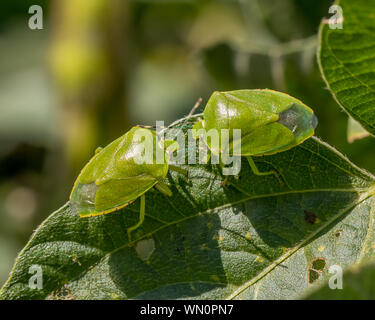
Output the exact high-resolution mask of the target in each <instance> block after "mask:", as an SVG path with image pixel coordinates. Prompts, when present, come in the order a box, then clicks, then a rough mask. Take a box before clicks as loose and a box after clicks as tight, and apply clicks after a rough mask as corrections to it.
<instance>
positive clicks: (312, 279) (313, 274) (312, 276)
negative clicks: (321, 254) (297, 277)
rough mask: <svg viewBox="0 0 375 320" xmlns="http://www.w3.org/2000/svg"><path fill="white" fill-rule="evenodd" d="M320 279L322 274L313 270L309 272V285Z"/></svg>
mask: <svg viewBox="0 0 375 320" xmlns="http://www.w3.org/2000/svg"><path fill="white" fill-rule="evenodd" d="M319 277H320V273H319V272H318V271H315V270H313V269H310V270H309V283H314V282H315V281H316V280H318V279H319Z"/></svg>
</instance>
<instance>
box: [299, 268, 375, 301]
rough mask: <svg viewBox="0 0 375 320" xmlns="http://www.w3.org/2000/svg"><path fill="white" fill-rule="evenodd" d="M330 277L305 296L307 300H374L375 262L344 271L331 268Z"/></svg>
mask: <svg viewBox="0 0 375 320" xmlns="http://www.w3.org/2000/svg"><path fill="white" fill-rule="evenodd" d="M330 276H331V278H330V280H329V282H328V283H325V284H324V285H323V286H320V288H316V290H314V291H312V292H311V293H310V294H308V295H307V296H306V297H305V298H306V299H309V300H374V299H375V286H374V282H375V263H374V262H369V263H364V264H358V265H354V266H352V267H350V268H348V269H347V270H346V271H345V272H344V273H342V270H341V269H338V268H332V270H331V275H330Z"/></svg>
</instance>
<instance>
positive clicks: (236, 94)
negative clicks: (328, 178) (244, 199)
mask: <svg viewBox="0 0 375 320" xmlns="http://www.w3.org/2000/svg"><path fill="white" fill-rule="evenodd" d="M317 124H318V120H317V117H316V116H315V115H314V112H313V110H311V109H310V108H309V107H308V106H306V105H305V104H303V103H302V102H301V101H299V100H297V99H295V98H293V97H291V96H289V95H287V94H285V93H281V92H277V91H273V90H267V89H266V90H236V91H227V92H214V93H213V94H212V95H211V97H210V99H209V101H208V102H207V105H206V107H205V109H204V111H203V120H199V121H198V122H197V123H196V124H195V125H194V129H196V130H197V134H196V135H195V136H196V137H197V136H199V135H202V136H203V139H204V142H205V144H206V145H207V147H208V148H209V150H210V151H211V152H212V153H213V154H215V155H220V154H222V152H223V145H222V142H221V138H220V136H219V139H216V140H215V139H214V140H212V139H208V135H207V132H209V131H210V130H218V131H220V130H223V129H227V130H234V129H240V130H241V136H240V139H236V138H235V137H234V136H233V135H232V136H231V137H230V138H231V140H229V146H226V148H227V149H228V151H229V152H230V153H232V154H233V155H234V156H246V157H247V159H248V162H249V164H250V167H251V169H252V170H253V172H254V173H255V174H257V175H269V174H274V175H275V176H276V177H277V178H278V179H279V176H278V173H277V172H276V171H275V170H272V171H268V172H260V171H259V170H258V168H257V167H256V165H255V163H254V161H253V159H252V158H251V157H252V156H263V155H272V154H275V153H278V152H282V151H286V150H289V149H291V148H293V147H295V146H297V145H298V144H300V143H302V142H303V141H305V140H306V139H308V138H310V137H311V136H312V135H313V134H314V130H315V128H316V126H317ZM236 145H240V146H241V148H240V150H241V151H240V154H236V151H235V150H236V148H235V146H236ZM226 180H227V179H226ZM226 180H225V181H226ZM279 180H280V179H279ZM280 182H281V181H280Z"/></svg>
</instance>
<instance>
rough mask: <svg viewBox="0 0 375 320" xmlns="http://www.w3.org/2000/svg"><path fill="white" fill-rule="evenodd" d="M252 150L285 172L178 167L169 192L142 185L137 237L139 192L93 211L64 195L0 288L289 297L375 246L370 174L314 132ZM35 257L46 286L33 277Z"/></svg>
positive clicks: (40, 294) (84, 294)
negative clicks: (286, 147)
mask: <svg viewBox="0 0 375 320" xmlns="http://www.w3.org/2000/svg"><path fill="white" fill-rule="evenodd" d="M182 120H183V119H182ZM182 120H181V121H182ZM196 120H197V118H196V117H195V118H194V117H193V118H191V120H190V121H189V123H188V126H185V125H184V130H186V128H190V127H191V126H192V125H193V123H194V122H195V121H196ZM181 121H179V122H177V123H176V124H175V127H176V128H177V127H179V126H181V123H182V122H181ZM189 148H190V149H191V148H192V146H191V145H190V146H189ZM180 150H184V149H183V147H182V148H181V149H180ZM185 150H187V148H185ZM254 160H255V162H256V163H257V166H258V168H259V169H260V170H262V171H265V170H268V169H271V168H274V169H276V170H278V172H279V173H280V175H281V176H282V178H283V180H284V181H285V185H283V186H281V185H280V184H279V182H278V181H277V179H275V177H273V176H266V177H260V176H255V175H254V174H253V173H252V171H251V169H250V168H249V165H248V163H247V161H246V159H243V161H242V169H241V172H240V175H239V176H235V177H231V178H230V179H229V182H230V184H229V185H227V186H225V187H223V186H222V184H221V183H222V182H223V180H224V177H223V176H222V175H221V169H220V168H219V167H218V166H216V165H198V164H196V165H189V166H183V167H185V168H187V169H188V170H189V181H186V178H185V176H184V175H181V174H178V173H171V174H168V176H167V178H166V179H165V183H167V184H168V185H169V186H170V188H171V189H172V191H173V196H172V197H170V198H166V197H164V196H163V195H161V194H160V193H158V192H157V191H154V190H151V191H149V192H147V193H146V219H145V222H144V224H143V225H142V226H141V227H140V228H139V229H138V230H136V231H135V232H134V234H133V235H132V236H133V239H136V240H134V243H132V244H131V245H129V243H127V235H126V229H127V228H128V227H129V226H131V225H134V224H135V223H136V221H137V219H138V209H139V200H137V201H135V202H134V203H133V204H131V205H130V206H128V207H126V208H124V209H123V210H121V211H120V212H118V213H113V214H108V215H105V216H99V217H93V218H86V219H83V218H79V216H78V215H77V214H76V213H75V212H72V210H71V208H70V206H69V203H67V204H65V205H64V206H63V207H62V208H61V209H59V210H57V211H56V212H54V213H53V214H52V215H51V216H50V217H49V218H48V219H47V220H46V221H44V222H43V223H42V225H41V226H40V227H39V228H38V229H37V230H36V232H35V233H34V235H33V236H32V238H31V240H30V241H29V243H28V244H27V245H26V247H25V248H24V249H23V251H22V252H21V253H20V255H19V257H18V259H17V261H16V263H15V266H14V268H13V270H12V273H11V276H10V278H9V280H8V282H7V283H6V284H5V286H4V287H3V288H2V290H1V291H0V298H2V299H45V298H49V299H130V298H131V299H147V298H154V299H176V298H189V299H198V298H201V299H237V298H243V299H252V298H269V299H276V298H281V299H288V298H296V297H299V296H301V295H303V294H304V293H305V292H306V290H307V289H308V288H309V287H310V286H311V285H310V284H309V278H308V277H309V276H310V278H311V279H310V282H314V283H319V282H321V281H324V280H325V279H326V278H327V274H326V269H327V268H328V267H329V266H330V265H331V264H338V265H341V266H342V267H343V268H344V267H346V266H349V265H351V264H353V263H355V262H358V261H362V260H364V259H370V258H371V257H372V256H373V255H374V249H373V246H372V243H373V242H374V241H375V235H374V231H373V228H372V223H373V215H374V212H375V199H374V196H373V195H374V194H375V187H374V186H375V178H374V177H373V176H371V175H370V174H368V173H366V172H364V171H363V170H360V169H358V168H357V167H356V166H354V165H353V164H351V163H350V162H349V161H348V160H347V159H346V158H344V157H343V156H342V155H341V154H339V153H338V152H337V151H335V150H334V149H333V148H331V147H330V146H328V145H327V144H325V143H323V142H321V141H319V140H318V139H316V138H311V139H309V140H308V141H306V142H305V143H303V144H302V145H300V146H298V147H296V148H293V149H292V150H290V151H288V152H283V153H279V154H277V155H274V156H266V157H256V158H254ZM35 264H36V265H39V266H41V268H42V270H43V289H41V290H37V289H34V290H32V289H30V287H29V279H30V277H31V276H32V274H29V268H30V266H32V265H35ZM309 269H310V270H311V271H309ZM313 269H314V270H315V271H314V270H313ZM314 272H315V273H314ZM313 273H314V274H313Z"/></svg>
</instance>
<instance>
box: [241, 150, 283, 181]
mask: <svg viewBox="0 0 375 320" xmlns="http://www.w3.org/2000/svg"><path fill="white" fill-rule="evenodd" d="M247 161H248V162H249V165H250V168H251V170H252V171H253V173H254V174H256V175H257V176H268V175H271V174H273V175H275V177H276V179H277V180H278V181H279V183H280V185H284V182H283V181H282V180H281V178H280V175H279V174H278V173H277V171H276V170H270V171H265V172H260V171H259V169H258V167H257V166H256V164H255V162H254V160H253V158H252V157H247Z"/></svg>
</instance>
